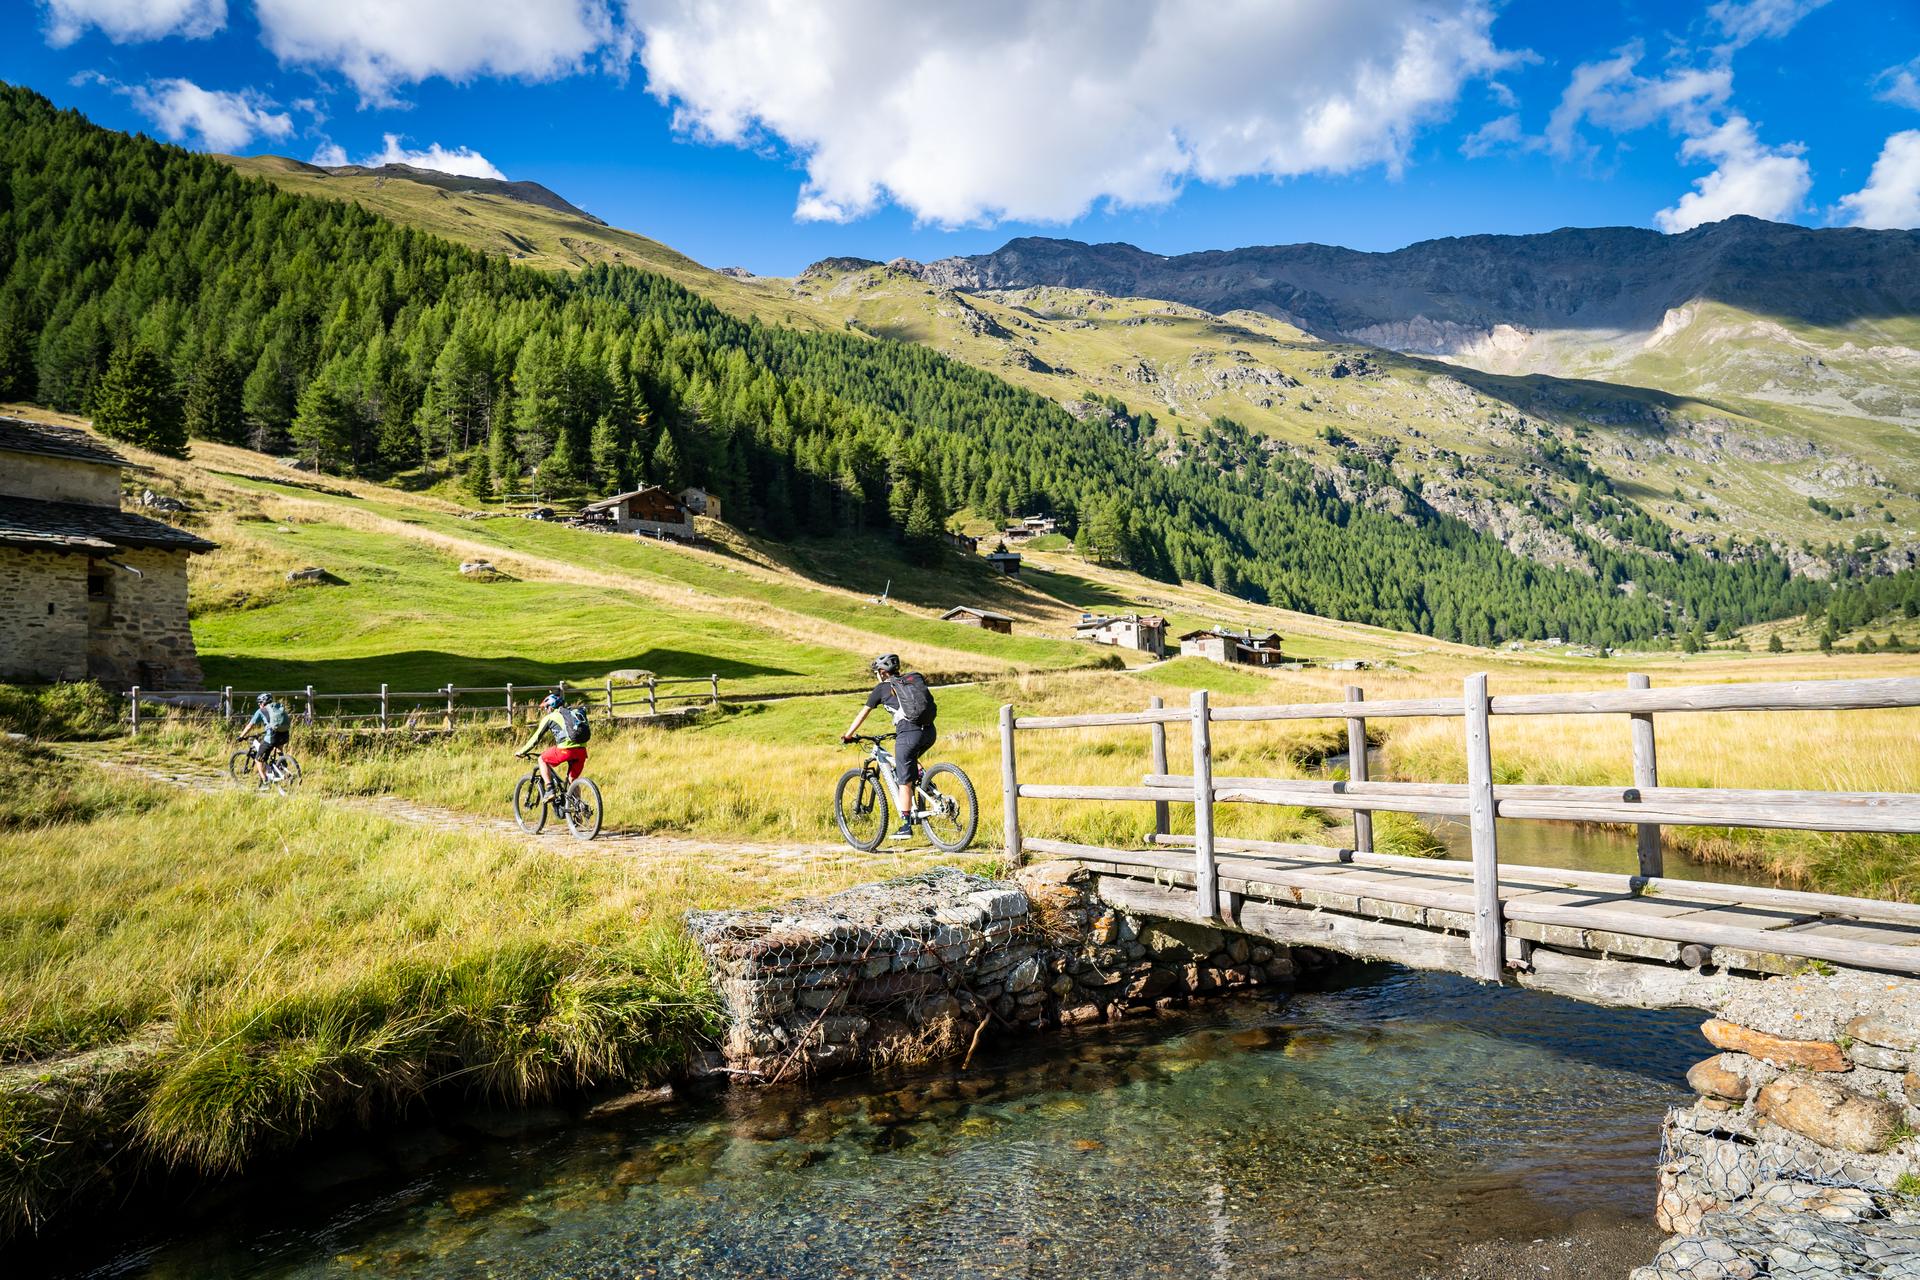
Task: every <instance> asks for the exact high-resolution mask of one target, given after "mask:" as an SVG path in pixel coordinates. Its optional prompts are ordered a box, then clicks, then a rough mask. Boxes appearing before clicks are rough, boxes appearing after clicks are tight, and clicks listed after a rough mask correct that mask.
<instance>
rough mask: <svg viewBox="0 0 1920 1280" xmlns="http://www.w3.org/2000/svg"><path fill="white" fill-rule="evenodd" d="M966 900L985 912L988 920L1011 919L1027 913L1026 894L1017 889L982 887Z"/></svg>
mask: <svg viewBox="0 0 1920 1280" xmlns="http://www.w3.org/2000/svg"><path fill="white" fill-rule="evenodd" d="M967 901H968V902H970V903H972V904H973V905H974V906H976V907H978V908H980V910H982V911H984V912H986V913H987V918H988V919H989V920H1011V919H1013V918H1014V917H1015V916H1023V915H1025V914H1027V895H1026V894H1024V893H1021V892H1020V891H1019V890H1018V889H983V890H981V891H980V892H978V893H970V894H968V895H967Z"/></svg>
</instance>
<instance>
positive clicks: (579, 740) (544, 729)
mask: <svg viewBox="0 0 1920 1280" xmlns="http://www.w3.org/2000/svg"><path fill="white" fill-rule="evenodd" d="M540 709H541V711H542V713H543V714H542V715H541V717H540V723H539V724H536V725H534V726H533V736H532V737H531V738H528V739H527V744H526V745H525V746H523V747H521V748H520V750H519V751H517V752H515V753H514V754H516V755H522V756H525V755H531V754H532V753H533V749H534V748H535V747H537V746H539V745H540V738H541V735H543V734H545V733H548V732H551V733H552V734H553V745H552V746H551V747H548V748H547V749H546V750H545V751H542V752H541V753H540V777H541V780H542V781H543V782H545V783H546V787H547V789H546V793H545V795H543V796H542V797H541V803H542V804H544V803H546V797H547V796H550V795H553V794H554V793H555V792H557V791H558V790H559V785H558V783H557V782H556V780H555V779H554V776H553V770H554V766H555V765H561V764H564V765H566V766H567V781H568V782H572V781H573V780H574V779H575V778H577V777H579V776H580V775H581V774H583V773H585V772H586V771H587V747H586V742H587V737H588V735H589V734H590V733H591V732H592V730H590V729H589V728H587V712H586V709H585V708H584V707H569V706H567V705H566V703H565V701H564V700H563V699H562V698H561V697H560V695H559V694H558V693H550V694H548V695H547V696H546V697H544V698H542V699H541V700H540Z"/></svg>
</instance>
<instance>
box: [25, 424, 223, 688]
mask: <svg viewBox="0 0 1920 1280" xmlns="http://www.w3.org/2000/svg"><path fill="white" fill-rule="evenodd" d="M131 466H132V464H131V463H129V462H128V461H127V460H126V459H125V458H122V457H121V456H120V455H119V454H117V453H115V452H114V451H113V450H111V449H109V448H107V447H106V446H105V445H104V444H102V443H101V442H100V441H99V440H98V439H97V438H95V437H94V436H91V435H88V434H87V433H86V432H84V431H76V430H74V429H72V428H69V427H56V426H49V425H47V424H45V423H39V422H28V421H25V420H24V419H20V418H4V417H0V680H17V681H34V682H38V681H55V680H84V679H89V678H91V679H95V680H99V681H100V682H102V683H103V684H107V685H116V686H121V687H125V686H130V685H140V686H142V687H143V688H149V689H156V688H157V689H193V688H198V687H199V685H200V679H201V675H200V658H199V655H198V654H196V653H195V652H194V648H193V632H192V630H191V629H190V628H189V627H188V625H187V558H188V557H189V556H192V555H194V554H195V553H197V552H201V551H211V550H213V548H214V544H213V543H211V542H208V541H207V540H206V539H205V538H201V537H198V536H197V535H195V534H192V533H189V532H187V531H186V530H185V529H176V528H174V527H173V526H172V525H170V524H166V523H164V522H162V521H159V520H151V519H148V518H147V517H146V516H140V515H135V514H133V513H132V512H129V511H122V510H121V509H120V473H121V472H122V471H124V470H127V469H128V468H130V467H131Z"/></svg>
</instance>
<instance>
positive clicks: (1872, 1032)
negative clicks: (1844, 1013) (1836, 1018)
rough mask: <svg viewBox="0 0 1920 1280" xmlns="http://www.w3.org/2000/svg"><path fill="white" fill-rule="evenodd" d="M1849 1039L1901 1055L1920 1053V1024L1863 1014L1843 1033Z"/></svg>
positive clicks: (1902, 1019) (1884, 1016)
mask: <svg viewBox="0 0 1920 1280" xmlns="http://www.w3.org/2000/svg"><path fill="white" fill-rule="evenodd" d="M1843 1034H1844V1035H1846V1036H1847V1037H1848V1038H1849V1039H1852V1040H1857V1041H1860V1042H1862V1043H1865V1044H1870V1045H1876V1046H1878V1047H1879V1048H1882V1049H1893V1050H1896V1051H1898V1052H1901V1053H1915V1052H1920V1023H1914V1022H1909V1021H1907V1020H1906V1019H1904V1018H1893V1017H1888V1016H1886V1015H1884V1014H1880V1013H1863V1014H1861V1015H1860V1016H1859V1017H1857V1018H1854V1019H1852V1020H1851V1021H1849V1022H1848V1023H1847V1025H1846V1029H1845V1031H1844V1032H1843Z"/></svg>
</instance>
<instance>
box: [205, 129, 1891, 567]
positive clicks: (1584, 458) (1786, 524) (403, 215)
mask: <svg viewBox="0 0 1920 1280" xmlns="http://www.w3.org/2000/svg"><path fill="white" fill-rule="evenodd" d="M228 162H229V163H231V164H233V165H234V166H235V167H236V168H239V169H241V170H242V171H243V172H249V173H254V174H258V175H260V176H264V177H268V178H270V179H271V180H272V181H274V182H275V183H276V184H277V185H280V186H282V187H283V188H285V189H287V190H290V191H297V192H301V193H303V194H317V195H326V196H330V197H333V198H340V199H352V200H355V201H357V202H359V203H361V204H363V205H365V206H366V207H368V208H370V209H373V210H375V211H378V212H380V213H383V214H385V215H387V216H390V217H394V218H397V219H399V220H401V221H405V222H409V223H411V224H413V225H416V226H420V227H423V228H426V229H429V230H432V231H434V232H435V233H436V234H440V235H445V236H447V237H449V238H451V239H455V240H457V241H460V242H462V243H466V244H470V245H473V246H475V247H479V248H482V249H486V250H488V251H490V252H501V253H505V254H507V255H509V256H511V257H515V258H516V259H517V260H521V261H525V262H527V263H528V264H529V265H535V266H543V267H552V268H560V269H571V268H578V267H582V266H586V265H589V264H591V263H594V262H601V261H609V262H630V263H632V264H633V265H637V266H642V267H645V268H646V269H649V270H655V271H659V272H661V273H662V274H666V275H668V276H670V277H671V278H673V279H675V280H677V281H679V282H680V283H682V284H685V285H686V286H687V287H689V288H692V289H695V290H696V291H698V292H700V293H702V294H704V295H705V296H707V297H709V298H711V299H712V300H713V301H714V302H715V303H717V304H718V305H720V306H721V307H723V308H724V309H726V310H728V311H730V312H732V313H734V314H736V315H741V316H752V317H757V318H759V319H762V320H764V321H769V322H772V323H778V324H784V325H790V326H791V325H797V326H801V327H811V328H820V329H841V328H845V329H850V330H853V331H856V332H864V333H869V334H873V335H875V336H880V337H888V338H895V339H900V340H904V341H912V342H918V343H922V344H924V345H927V346H930V347H932V348H934V349H935V350H938V351H940V352H942V353H943V354H945V355H949V356H951V357H953V358H955V359H958V360H962V361H965V362H966V363H969V364H972V365H975V366H977V367H980V368H983V369H987V370H990V371H991V372H993V373H995V374H998V375H999V376H1001V377H1003V378H1006V379H1007V380H1009V381H1011V382H1014V383H1016V384H1018V385H1020V386H1023V387H1027V388H1029V389H1031V390H1033V391H1035V392H1037V393H1039V394H1041V395H1044V396H1047V397H1048V398H1050V399H1053V400H1055V401H1057V402H1059V403H1061V404H1064V405H1068V406H1070V407H1073V408H1075V410H1076V411H1078V412H1086V411H1093V412H1101V410H1099V409H1098V408H1097V407H1095V406H1091V405H1089V404H1088V399H1089V397H1090V396H1093V395H1099V396H1102V397H1109V398H1112V399H1116V400H1118V401H1120V402H1122V403H1123V404H1124V405H1125V406H1126V407H1127V410H1128V411H1130V412H1132V413H1134V414H1153V415H1155V416H1156V417H1158V418H1159V419H1160V420H1161V423H1162V426H1163V427H1164V428H1165V430H1166V432H1167V444H1168V447H1169V448H1170V449H1174V450H1177V449H1178V448H1179V447H1180V440H1181V439H1182V437H1183V435H1184V434H1186V433H1188V432H1190V431H1192V430H1193V429H1195V428H1197V427H1198V426H1200V425H1202V424H1204V423H1206V422H1208V421H1209V420H1211V419H1212V418H1214V417H1228V418H1232V419H1234V420H1236V421H1238V422H1241V423H1244V424H1245V425H1247V426H1249V427H1251V428H1253V429H1254V430H1256V431H1259V432H1261V433H1262V434H1264V435H1267V436H1269V437H1271V438H1273V439H1275V440H1277V441H1279V442H1281V443H1282V444H1284V445H1285V446H1286V447H1287V448H1288V450H1289V451H1291V452H1294V453H1296V454H1298V455H1300V456H1304V457H1306V458H1308V459H1310V460H1312V461H1313V462H1314V464H1315V465H1316V466H1317V467H1318V468H1320V469H1321V470H1322V471H1323V472H1325V473H1326V474H1328V475H1330V476H1332V477H1333V478H1334V479H1335V482H1336V484H1339V485H1342V486H1344V487H1345V488H1347V489H1350V490H1353V489H1360V488H1362V487H1363V486H1365V485H1366V483H1367V481H1366V479H1365V476H1364V474H1363V470H1364V468H1363V467H1362V466H1358V465H1356V462H1357V460H1356V458H1355V457H1354V456H1353V453H1352V451H1351V450H1350V449H1349V448H1348V446H1347V445H1346V443H1345V442H1346V441H1349V440H1350V441H1353V442H1356V443H1358V444H1359V445H1360V446H1361V448H1362V451H1363V452H1364V453H1365V454H1366V455H1367V456H1369V457H1371V458H1373V459H1376V460H1377V459H1380V458H1381V457H1382V456H1383V455H1386V454H1388V453H1390V454H1391V458H1390V461H1389V463H1388V465H1390V466H1391V468H1392V469H1393V471H1394V472H1395V473H1396V474H1397V475H1399V476H1401V477H1402V478H1403V479H1404V480H1406V481H1408V482H1409V484H1410V485H1411V487H1413V488H1415V489H1416V490H1417V491H1419V492H1421V493H1422V495H1423V496H1424V497H1426V498H1427V499H1428V501H1430V502H1432V503H1433V505H1435V506H1436V507H1437V508H1438V509H1440V510H1443V511H1447V512H1448V513H1450V514H1453V515H1457V516H1459V517H1461V518H1462V519H1465V520H1466V521H1467V522H1468V523H1470V524H1472V525H1474V526H1475V527H1476V528H1479V529H1480V530H1481V531H1482V532H1488V533H1492V534H1493V535H1494V536H1497V537H1500V538H1501V539H1502V540H1503V541H1504V542H1505V543H1506V544H1507V545H1508V546H1509V548H1510V549H1512V550H1514V551H1516V552H1518V553H1520V554H1523V555H1528V556H1532V557H1536V558H1542V559H1545V560H1548V561H1549V562H1551V561H1554V560H1556V559H1564V560H1571V559H1572V558H1574V556H1575V553H1574V552H1573V551H1571V549H1569V548H1568V547H1566V546H1565V545H1564V543H1563V542H1562V540H1560V539H1558V538H1556V537H1554V536H1553V534H1552V533H1551V532H1550V531H1548V530H1546V529H1545V528H1543V527H1542V525H1541V523H1540V521H1539V520H1538V519H1537V518H1536V515H1535V513H1534V512H1533V511H1531V510H1530V509H1529V508H1530V506H1531V505H1532V503H1533V502H1535V501H1544V502H1547V503H1549V504H1554V503H1565V502H1566V501H1568V500H1569V499H1570V498H1571V497H1572V495H1573V491H1574V490H1575V489H1576V487H1577V484H1578V477H1577V476H1575V475H1569V474H1567V473H1566V469H1565V468H1564V467H1560V466H1556V465H1554V463H1553V462H1551V461H1550V460H1548V459H1545V458H1543V456H1542V454H1543V449H1542V445H1543V443H1544V442H1547V441H1551V442H1552V445H1553V451H1554V452H1557V453H1560V454H1563V455H1564V456H1568V457H1572V458H1576V459H1579V460H1580V461H1581V462H1582V463H1583V464H1584V465H1585V466H1587V467H1590V468H1592V469H1595V470H1597V471H1599V472H1602V473H1604V474H1605V475H1606V476H1607V477H1608V479H1609V480H1610V481H1611V482H1613V483H1614V484H1615V485H1616V486H1617V488H1618V490H1619V491H1620V492H1621V493H1622V494H1623V495H1624V496H1627V497H1630V498H1632V499H1633V500H1634V501H1635V502H1637V503H1638V504H1639V505H1640V506H1641V507H1642V508H1643V509H1644V510H1646V511H1647V512H1648V513H1649V514H1650V515H1652V516H1654V517H1655V518H1656V519H1658V520H1660V521H1662V522H1663V523H1665V524H1667V525H1669V526H1670V527H1672V528H1674V529H1676V530H1678V531H1679V532H1680V533H1681V534H1682V535H1683V536H1685V537H1686V538H1688V539H1689V540H1690V541H1692V542H1694V543H1695V544H1696V545H1701V546H1710V545H1712V544H1714V543H1717V542H1719V541H1721V540H1723V539H1725V538H1726V537H1728V536H1729V535H1733V536H1736V537H1739V538H1742V539H1745V540H1757V541H1767V542H1771V543H1773V544H1774V545H1776V546H1777V547H1778V548H1779V549H1780V550H1781V552H1782V554H1784V555H1786V556H1787V557H1788V558H1789V559H1790V560H1792V561H1793V562H1794V563H1795V565H1796V567H1797V568H1800V569H1803V570H1805V569H1809V568H1811V569H1812V570H1813V571H1814V572H1824V571H1825V566H1824V565H1820V564H1819V563H1818V562H1817V561H1816V557H1815V555H1814V554H1813V553H1814V552H1816V551H1817V550H1818V549H1819V548H1821V547H1823V546H1825V545H1826V544H1828V543H1832V542H1841V543H1848V542H1851V541H1853V540H1854V539H1856V538H1857V537H1860V536H1862V535H1865V536H1866V537H1868V538H1869V539H1874V538H1879V537H1886V538H1888V539H1890V540H1891V541H1892V543H1893V544H1894V547H1893V548H1892V550H1891V551H1890V552H1889V553H1887V554H1885V555H1883V556H1882V561H1883V567H1891V566H1893V565H1896V564H1900V563H1905V562H1906V558H1907V557H1909V556H1910V555H1911V549H1910V548H1909V547H1908V546H1907V545H1906V542H1907V537H1908V536H1909V533H1908V531H1911V530H1915V529H1920V455H1916V453H1915V451H1914V449H1913V444H1912V439H1911V434H1910V432H1908V431H1907V430H1906V429H1905V428H1904V426H1903V425H1902V424H1903V423H1904V421H1906V420H1907V419H1908V418H1909V417H1910V416H1911V414H1910V406H1913V405H1916V404H1920V355H1915V354H1914V347H1915V346H1916V345H1920V323H1916V322H1913V321H1909V320H1903V319H1898V318H1895V319H1878V320H1859V321H1856V322H1853V323H1852V324H1851V326H1850V327H1848V328H1845V329H1828V328H1820V327H1818V326H1813V325H1808V324H1803V323H1783V322H1777V321H1772V320H1766V319H1763V318H1760V317H1756V316H1753V315H1750V314H1747V313H1744V312H1740V311H1738V310H1737V309H1735V308H1733V307H1731V306H1729V305H1727V304H1722V303H1700V304H1696V305H1693V306H1691V307H1689V308H1686V309H1683V311H1680V312H1676V313H1675V314H1674V315H1673V316H1671V317H1669V320H1668V322H1667V323H1665V324H1664V325H1663V327H1662V328H1661V329H1660V330H1659V331H1658V332H1656V333H1653V334H1643V335H1623V336H1622V337H1621V338H1620V341H1619V342H1618V343H1615V344H1613V345H1606V344H1600V345H1596V344H1595V343H1594V342H1592V341H1590V340H1588V339H1586V338H1583V339H1582V341H1581V342H1580V343H1578V344H1573V345H1567V346H1565V348H1564V349H1556V348H1554V346H1553V339H1552V337H1551V335H1545V334H1532V335H1529V337H1528V339H1527V340H1526V342H1525V343H1524V344H1522V345H1523V346H1525V351H1524V352H1519V353H1516V352H1515V351H1513V350H1503V349H1502V348H1501V347H1500V346H1499V345H1498V344H1495V343H1491V342H1489V343H1483V344H1481V346H1479V347H1477V348H1475V349H1474V350H1473V351H1472V352H1471V353H1469V354H1467V355H1464V356H1460V357H1455V358H1454V359H1452V360H1451V361H1450V360H1447V359H1442V358H1438V357H1422V356H1418V355H1402V354H1398V353H1396V352H1394V351H1391V350H1387V349H1384V348H1382V347H1375V346H1363V345H1360V344H1356V343H1352V342H1343V341H1337V340H1336V341H1322V340H1320V339H1318V338H1316V337H1313V336H1311V335H1309V334H1308V333H1306V332H1304V331H1303V330H1301V329H1299V328H1297V327H1295V326H1294V325H1292V324H1289V323H1287V322H1286V321H1284V320H1279V319H1275V318H1274V317H1272V316H1270V315H1266V314H1263V313H1262V312H1259V311H1252V310H1235V311H1229V312H1227V313H1225V314H1218V315H1216V314H1214V313H1212V312H1209V311H1205V310H1202V309H1201V308H1199V307H1194V306H1187V305H1184V304H1180V303H1174V302H1166V301H1161V300H1156V299H1152V298H1137V297H1120V296H1112V295H1109V294H1106V293H1102V292H1100V291H1098V290H1090V289H1076V288H1065V287H1054V286H1034V287H1028V288H1018V289H984V290H979V291H966V292H963V291H959V290H956V289H952V288H947V287H943V286H941V285H940V284H937V283H931V282H929V273H928V272H927V271H924V270H915V269H914V268H913V267H912V266H911V264H907V265H905V266H904V269H903V268H900V267H890V266H882V265H880V264H877V263H863V262H860V261H859V260H855V259H837V260H829V261H828V262H825V263H821V264H817V265H816V266H815V267H813V268H811V269H809V270H808V271H807V272H805V273H803V274H802V275H800V276H799V277H796V278H794V279H793V280H779V279H772V278H750V279H741V278H739V277H735V276H731V275H727V274H724V273H721V272H718V271H711V270H708V269H706V268H704V267H701V266H699V265H698V264H696V263H693V262H692V261H691V260H690V259H687V258H685V257H683V256H682V255H679V254H677V253H675V252H674V251H673V250H671V249H668V248H666V247H665V246H663V245H660V244H658V243H657V242H655V241H651V240H647V239H645V238H644V237H641V236H637V235H633V234H632V233H629V232H624V231H618V230H615V229H612V228H608V227H606V226H604V225H600V224H598V223H595V222H591V221H588V220H585V219H580V218H572V217H569V216H568V215H565V214H562V213H559V212H556V211H554V210H551V209H546V208H543V207H540V206H537V205H530V204H526V203H523V202H520V201H516V200H512V199H508V198H504V197H501V196H494V195H484V194H450V193H448V192H446V191H443V190H439V189H437V188H435V187H432V186H428V185H426V184H424V183H422V182H418V181H410V180H407V179H402V178H382V177H376V176H369V175H366V174H340V175H332V174H328V173H327V172H326V171H324V170H318V169H315V168H314V167H313V166H310V165H303V164H300V163H299V162H297V161H289V160H283V159H280V158H276V157H257V158H246V159H234V158H230V159H229V160H228ZM934 278H937V277H934ZM1394 336H1395V335H1393V334H1386V333H1383V334H1381V335H1380V339H1381V341H1383V342H1385V341H1389V340H1391V339H1392V338H1393V337H1394ZM1402 336H1404V335H1402ZM1901 352H1905V353H1906V354H1905V356H1901V355H1900V354H1899V353H1901ZM1543 353H1551V354H1550V355H1546V354H1543ZM1542 367H1544V368H1546V369H1548V370H1550V372H1542V371H1541V369H1542ZM1709 471H1711V483H1709V482H1708V480H1709ZM1816 501H1817V502H1820V503H1822V504H1824V505H1825V507H1827V508H1829V509H1831V510H1834V511H1839V512H1841V513H1842V514H1841V515H1839V516H1838V517H1837V518H1836V517H1835V516H1833V515H1831V514H1829V511H1827V510H1821V509H1817V508H1816V507H1814V506H1813V505H1811V504H1812V503H1813V502H1816ZM1802 544H1805V547H1804V548H1803V546H1802Z"/></svg>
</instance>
